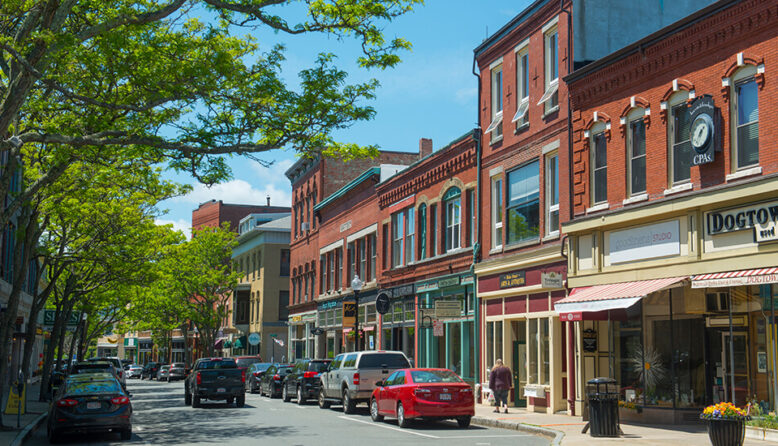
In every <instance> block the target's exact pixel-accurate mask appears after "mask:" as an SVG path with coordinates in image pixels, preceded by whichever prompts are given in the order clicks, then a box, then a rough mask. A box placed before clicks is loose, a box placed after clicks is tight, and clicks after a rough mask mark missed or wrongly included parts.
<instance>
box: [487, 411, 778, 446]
mask: <svg viewBox="0 0 778 446" xmlns="http://www.w3.org/2000/svg"><path fill="white" fill-rule="evenodd" d="M493 410H494V408H493V407H488V406H482V405H480V404H476V406H475V417H474V418H473V421H472V422H473V424H479V425H485V426H492V427H500V428H504V429H515V430H521V431H525V432H529V433H532V434H536V435H542V436H544V437H546V438H548V439H550V440H551V444H552V445H561V446H583V445H608V444H630V445H657V444H661V445H663V446H691V445H706V444H707V445H709V444H711V443H710V439H708V432H707V430H706V427H705V425H703V424H699V425H678V426H664V425H651V426H648V425H640V424H621V430H622V431H623V432H624V435H622V436H621V437H619V438H595V437H591V436H589V434H588V433H586V434H582V433H581V430H582V429H583V428H584V425H585V424H586V423H585V422H584V421H583V420H582V418H581V417H571V416H568V415H548V414H544V413H535V412H528V411H527V410H526V409H517V408H513V407H511V408H509V409H508V413H507V414H505V413H499V414H497V413H494V412H493ZM744 445H746V446H771V445H772V446H775V445H777V443H772V442H767V441H759V440H752V439H748V438H747V439H746V441H745V443H744Z"/></svg>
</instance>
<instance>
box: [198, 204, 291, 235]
mask: <svg viewBox="0 0 778 446" xmlns="http://www.w3.org/2000/svg"><path fill="white" fill-rule="evenodd" d="M289 211H290V209H289V208H288V207H286V206H269V205H268V206H259V205H253V204H229V203H226V204H225V203H223V202H222V201H221V200H219V201H216V200H211V201H206V202H205V203H202V204H201V205H200V206H198V207H197V209H195V210H193V211H192V229H199V228H202V227H204V226H206V227H211V228H214V227H217V226H221V225H222V224H223V223H224V222H229V223H230V230H231V231H233V232H238V223H240V220H241V219H242V218H243V217H245V216H247V215H249V214H269V213H282V212H289Z"/></svg>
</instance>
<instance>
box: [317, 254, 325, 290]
mask: <svg viewBox="0 0 778 446" xmlns="http://www.w3.org/2000/svg"><path fill="white" fill-rule="evenodd" d="M326 272H327V256H325V255H324V254H322V255H320V256H319V294H324V291H325V290H326V289H327V281H326Z"/></svg>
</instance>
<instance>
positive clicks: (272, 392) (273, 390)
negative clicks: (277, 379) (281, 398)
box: [269, 384, 280, 398]
mask: <svg viewBox="0 0 778 446" xmlns="http://www.w3.org/2000/svg"><path fill="white" fill-rule="evenodd" d="M269 392H270V398H278V394H279V393H280V392H279V391H278V389H276V385H275V384H271V385H270V391H269Z"/></svg>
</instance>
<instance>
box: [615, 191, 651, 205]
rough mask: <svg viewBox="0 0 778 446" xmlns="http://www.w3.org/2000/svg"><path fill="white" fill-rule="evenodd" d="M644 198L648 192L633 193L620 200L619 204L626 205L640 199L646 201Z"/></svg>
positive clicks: (646, 197) (646, 198) (637, 201)
mask: <svg viewBox="0 0 778 446" xmlns="http://www.w3.org/2000/svg"><path fill="white" fill-rule="evenodd" d="M646 200H648V194H647V193H645V192H644V193H642V194H638V195H635V196H634V197H629V198H627V199H626V200H624V201H622V202H621V204H624V205H627V204H632V203H639V202H641V201H646Z"/></svg>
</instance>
